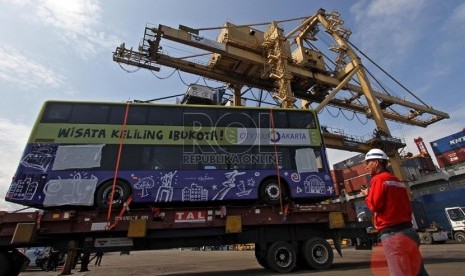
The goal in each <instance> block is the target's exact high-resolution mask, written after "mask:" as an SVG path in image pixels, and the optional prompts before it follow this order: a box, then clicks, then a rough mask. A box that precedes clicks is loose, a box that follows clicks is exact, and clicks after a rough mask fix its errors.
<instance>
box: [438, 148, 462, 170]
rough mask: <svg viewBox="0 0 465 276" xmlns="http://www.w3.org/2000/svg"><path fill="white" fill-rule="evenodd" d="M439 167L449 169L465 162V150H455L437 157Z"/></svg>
mask: <svg viewBox="0 0 465 276" xmlns="http://www.w3.org/2000/svg"><path fill="white" fill-rule="evenodd" d="M436 160H437V161H438V164H439V167H441V168H444V167H449V166H453V165H457V164H459V163H464V162H465V148H460V149H454V150H451V151H448V152H445V153H443V154H441V155H437V156H436Z"/></svg>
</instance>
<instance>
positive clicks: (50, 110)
mask: <svg viewBox="0 0 465 276" xmlns="http://www.w3.org/2000/svg"><path fill="white" fill-rule="evenodd" d="M72 107H73V106H72V105H70V104H64V103H48V104H47V107H46V109H45V112H44V116H43V117H42V120H41V122H42V123H55V122H66V121H68V120H69V116H70V115H71V110H72Z"/></svg>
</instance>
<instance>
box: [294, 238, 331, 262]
mask: <svg viewBox="0 0 465 276" xmlns="http://www.w3.org/2000/svg"><path fill="white" fill-rule="evenodd" d="M301 254H302V257H303V259H304V261H305V263H306V264H307V265H308V266H310V267H312V268H314V269H317V270H324V269H328V268H330V267H331V265H332V264H333V259H334V253H333V249H332V248H331V245H329V243H328V242H327V241H326V240H325V239H322V238H311V239H309V240H306V241H305V242H304V243H303V244H302V248H301Z"/></svg>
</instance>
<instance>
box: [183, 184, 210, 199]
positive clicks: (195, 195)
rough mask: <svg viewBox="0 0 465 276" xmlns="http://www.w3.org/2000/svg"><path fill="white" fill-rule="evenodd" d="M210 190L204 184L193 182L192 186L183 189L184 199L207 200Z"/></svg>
mask: <svg viewBox="0 0 465 276" xmlns="http://www.w3.org/2000/svg"><path fill="white" fill-rule="evenodd" d="M207 200H208V190H207V189H205V188H204V187H203V186H200V185H197V184H195V183H192V184H191V186H190V188H189V187H184V189H182V201H207Z"/></svg>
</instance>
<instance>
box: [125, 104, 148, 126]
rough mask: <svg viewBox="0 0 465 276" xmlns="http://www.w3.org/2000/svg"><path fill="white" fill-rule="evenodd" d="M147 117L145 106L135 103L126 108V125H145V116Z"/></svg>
mask: <svg viewBox="0 0 465 276" xmlns="http://www.w3.org/2000/svg"><path fill="white" fill-rule="evenodd" d="M146 117H147V107H146V106H140V105H135V106H131V107H130V108H129V110H128V119H127V122H126V123H127V124H128V125H145V118H146Z"/></svg>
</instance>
